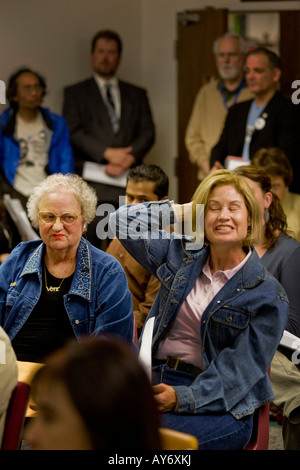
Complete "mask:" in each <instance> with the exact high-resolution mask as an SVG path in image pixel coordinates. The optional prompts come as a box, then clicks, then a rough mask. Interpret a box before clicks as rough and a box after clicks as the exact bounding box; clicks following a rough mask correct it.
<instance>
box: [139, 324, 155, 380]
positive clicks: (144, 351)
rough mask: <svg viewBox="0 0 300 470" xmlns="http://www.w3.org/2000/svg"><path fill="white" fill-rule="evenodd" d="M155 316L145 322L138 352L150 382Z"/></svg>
mask: <svg viewBox="0 0 300 470" xmlns="http://www.w3.org/2000/svg"><path fill="white" fill-rule="evenodd" d="M154 320H155V317H151V318H149V320H148V321H147V322H146V325H145V328H144V331H143V336H142V342H141V347H140V353H139V360H140V361H141V363H142V364H143V366H144V367H145V369H146V372H147V374H148V376H149V379H150V382H151V380H152V337H153V327H154Z"/></svg>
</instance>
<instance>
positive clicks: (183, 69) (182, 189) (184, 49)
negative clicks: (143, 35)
mask: <svg viewBox="0 0 300 470" xmlns="http://www.w3.org/2000/svg"><path fill="white" fill-rule="evenodd" d="M226 31H227V10H225V9H219V10H215V9H213V8H207V9H205V10H197V11H186V12H184V13H179V14H178V15H177V80H178V81H177V113H178V114H177V115H178V126H177V139H178V141H177V149H178V157H177V158H178V159H177V174H178V202H179V203H184V202H189V201H190V199H191V197H192V195H193V193H194V191H195V189H196V188H197V186H198V184H199V182H198V180H197V166H196V165H193V164H192V163H191V162H190V161H189V157H188V152H187V150H186V147H185V143H184V137H185V131H186V126H187V123H188V120H189V118H190V114H191V111H192V106H193V103H194V100H195V97H196V94H197V92H198V90H199V88H200V87H201V86H202V85H204V83H206V82H207V81H208V80H209V78H210V77H211V76H217V70H216V65H215V58H214V55H213V52H212V48H213V43H214V41H215V39H216V38H217V37H219V36H222V35H223V34H224V33H225V32H226Z"/></svg>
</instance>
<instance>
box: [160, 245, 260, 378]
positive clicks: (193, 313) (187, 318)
mask: <svg viewBox="0 0 300 470" xmlns="http://www.w3.org/2000/svg"><path fill="white" fill-rule="evenodd" d="M250 255H251V250H249V253H248V254H247V256H246V257H245V258H244V259H243V261H241V263H239V264H238V265H237V266H235V268H233V269H228V270H226V271H216V272H215V273H214V274H213V275H212V274H211V271H210V267H209V258H208V259H207V261H206V263H205V265H204V266H203V269H202V272H201V274H200V276H199V277H198V279H197V281H196V283H195V285H194V287H193V289H192V290H191V292H190V293H189V295H188V296H187V298H186V299H185V301H184V302H183V304H182V306H181V308H180V310H179V312H178V315H177V317H176V319H175V320H174V323H173V325H172V327H171V329H170V331H169V333H168V336H167V338H166V339H165V340H163V341H162V342H161V343H160V345H159V347H158V350H157V353H156V356H155V358H156V359H166V358H167V357H168V356H178V357H180V359H181V360H182V361H184V362H188V363H190V364H193V365H194V366H197V367H200V368H201V369H203V363H202V347H201V334H200V322H201V317H202V315H203V312H204V310H205V309H206V307H207V306H208V305H209V303H210V302H211V301H212V299H213V298H214V297H215V296H216V295H217V293H218V292H219V291H220V290H221V289H222V287H223V286H224V285H225V284H226V282H227V281H228V280H229V279H230V278H231V277H233V276H234V274H235V273H237V272H238V271H239V270H240V269H241V268H242V266H243V265H244V264H245V263H246V261H247V259H248V258H249V256H250Z"/></svg>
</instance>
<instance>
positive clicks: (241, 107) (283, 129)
mask: <svg viewBox="0 0 300 470" xmlns="http://www.w3.org/2000/svg"><path fill="white" fill-rule="evenodd" d="M251 103H252V100H249V101H245V102H243V103H238V104H236V105H234V106H232V107H231V108H230V109H229V111H228V114H227V118H226V121H225V126H224V129H223V132H222V135H221V137H220V140H219V142H218V143H217V144H216V146H215V147H214V148H213V149H212V152H211V157H210V163H211V166H213V164H214V163H215V162H216V161H219V162H220V163H222V165H223V164H224V161H225V158H226V157H227V156H228V155H231V156H236V157H240V156H241V155H242V151H243V146H244V139H245V130H246V125H247V118H248V113H249V110H250V106H251ZM298 108H299V107H297V106H295V105H293V103H292V102H291V100H290V99H288V98H286V97H285V96H283V95H282V94H281V93H280V92H276V93H275V95H274V96H273V98H272V99H271V100H270V101H269V103H268V104H267V106H266V107H265V109H264V110H263V112H262V114H264V115H265V114H266V115H267V116H266V117H265V121H266V124H265V126H264V127H263V129H260V130H255V131H254V132H253V135H252V139H251V143H250V149H249V152H250V159H251V158H252V157H253V156H254V154H255V153H256V152H257V151H258V150H259V149H261V148H263V147H266V148H268V147H279V148H280V149H282V150H283V151H284V152H285V153H286V155H287V157H288V158H289V160H290V162H291V165H292V168H293V172H294V180H293V183H292V185H291V187H290V189H291V191H294V192H297V193H299V192H300V165H299V161H300V132H299V131H300V128H299V123H300V119H299V109H298Z"/></svg>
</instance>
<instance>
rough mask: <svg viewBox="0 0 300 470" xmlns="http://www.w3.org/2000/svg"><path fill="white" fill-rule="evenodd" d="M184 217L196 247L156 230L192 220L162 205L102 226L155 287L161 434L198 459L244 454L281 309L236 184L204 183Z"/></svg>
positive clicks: (282, 319)
mask: <svg viewBox="0 0 300 470" xmlns="http://www.w3.org/2000/svg"><path fill="white" fill-rule="evenodd" d="M201 204H202V205H203V206H202V207H203V209H204V214H203V215H204V242H205V243H204V246H201V235H202V238H203V233H202V234H201V223H199V222H201V221H200V219H199V217H200V216H199V214H200V213H201V211H198V209H197V208H199V207H200V208H201V206H199V205H201ZM191 207H192V214H193V216H192V219H193V222H194V223H193V225H192V228H194V225H196V227H197V226H198V227H197V228H196V239H195V243H192V241H191V238H190V237H187V236H179V235H178V231H177V229H176V227H175V232H173V233H172V234H169V233H168V232H166V231H163V230H162V229H161V227H162V226H164V225H168V223H169V224H170V223H172V222H173V219H174V220H175V221H177V222H179V221H180V220H181V219H182V217H183V219H184V221H185V225H187V224H186V222H187V220H188V219H190V217H191V216H189V215H188V214H187V212H186V207H185V206H177V205H173V204H171V203H170V202H158V203H157V202H155V203H152V202H151V203H144V204H139V205H132V206H123V207H121V208H120V209H119V210H118V211H117V212H116V213H114V214H113V215H112V216H111V217H112V220H111V224H112V227H113V228H115V229H116V233H117V236H118V237H119V239H120V241H121V242H122V244H123V245H124V246H125V248H126V249H127V250H128V251H129V252H130V253H131V255H132V256H134V257H135V258H136V259H137V261H139V262H140V263H141V264H142V265H143V266H144V267H145V268H146V269H148V270H149V271H150V272H151V273H152V274H154V275H155V276H157V277H158V279H159V280H160V282H161V288H160V291H159V293H158V295H157V297H156V299H155V302H154V304H153V307H152V309H151V311H150V314H149V318H151V317H155V323H154V331H153V341H152V365H153V368H152V374H153V382H154V386H153V391H154V394H155V398H156V401H157V404H158V407H159V410H160V411H161V412H162V423H163V425H164V426H166V427H170V428H173V429H177V430H180V431H184V432H187V433H190V434H194V435H195V436H196V437H197V438H198V442H199V448H200V449H243V448H244V447H245V446H246V444H247V442H248V440H249V438H250V436H251V431H252V423H253V413H254V410H255V409H256V408H258V407H260V406H262V405H263V404H264V403H266V402H268V401H271V400H272V399H273V393H272V388H271V385H270V381H269V378H268V368H269V366H270V363H271V361H272V358H273V356H274V353H275V351H276V348H277V345H278V343H279V341H280V339H281V336H282V333H283V330H284V327H285V323H286V319H287V311H288V301H287V297H286V294H285V292H284V290H283V288H282V286H281V285H280V284H279V283H278V281H276V280H275V279H274V278H273V277H272V276H271V275H270V274H269V273H268V272H267V271H266V269H265V268H264V267H263V265H262V264H261V262H260V260H259V257H258V256H257V254H256V252H255V250H254V249H253V245H254V244H255V241H256V240H257V239H259V238H260V233H261V220H260V217H261V216H260V211H259V207H258V204H257V201H256V199H255V196H254V195H253V193H252V192H251V190H250V188H249V186H248V185H247V183H246V182H245V181H243V180H242V178H240V177H239V176H237V175H236V174H235V173H233V172H230V171H227V170H220V171H216V172H215V173H212V174H211V175H209V176H208V177H207V178H206V179H205V180H204V181H203V182H202V183H201V184H200V186H199V187H198V189H197V191H196V192H195V195H194V197H193V203H192V205H191ZM189 208H190V207H189ZM182 214H183V215H182ZM176 232H177V233H176Z"/></svg>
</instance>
